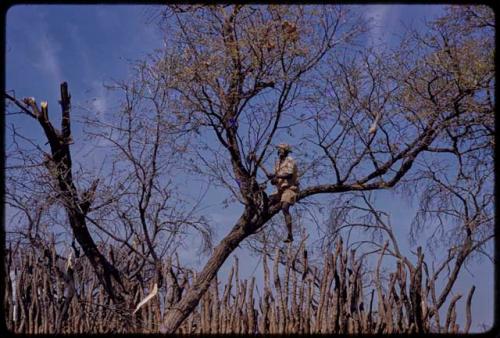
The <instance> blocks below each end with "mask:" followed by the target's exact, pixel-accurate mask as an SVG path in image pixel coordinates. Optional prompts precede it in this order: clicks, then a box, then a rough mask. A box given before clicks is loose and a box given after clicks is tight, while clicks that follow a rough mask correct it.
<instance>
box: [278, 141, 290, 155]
mask: <svg viewBox="0 0 500 338" xmlns="http://www.w3.org/2000/svg"><path fill="white" fill-rule="evenodd" d="M276 148H278V149H283V150H285V151H286V152H288V153H291V152H292V147H291V146H290V145H289V144H286V143H280V144H278V145H277V146H276Z"/></svg>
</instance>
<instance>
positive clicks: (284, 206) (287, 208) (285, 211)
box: [281, 202, 293, 243]
mask: <svg viewBox="0 0 500 338" xmlns="http://www.w3.org/2000/svg"><path fill="white" fill-rule="evenodd" d="M281 210H282V211H283V215H284V216H285V223H286V227H287V230H288V237H287V238H286V239H285V240H284V242H285V243H288V242H293V235H292V215H290V204H289V203H287V202H281Z"/></svg>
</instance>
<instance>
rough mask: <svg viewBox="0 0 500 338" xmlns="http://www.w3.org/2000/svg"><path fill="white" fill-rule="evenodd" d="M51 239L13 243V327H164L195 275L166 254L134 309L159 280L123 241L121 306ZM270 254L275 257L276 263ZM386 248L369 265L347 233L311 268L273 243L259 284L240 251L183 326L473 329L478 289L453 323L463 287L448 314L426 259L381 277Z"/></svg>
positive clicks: (9, 304) (301, 254) (221, 329)
mask: <svg viewBox="0 0 500 338" xmlns="http://www.w3.org/2000/svg"><path fill="white" fill-rule="evenodd" d="M46 248H47V249H45V251H44V252H40V251H39V250H35V249H34V248H33V247H30V248H29V249H25V250H8V251H7V256H6V268H7V271H6V272H7V273H6V274H5V278H6V280H5V286H6V288H5V291H6V292H5V297H4V305H5V316H6V320H7V325H8V328H9V330H11V331H13V332H16V333H54V332H58V333H107V332H141V333H152V332H158V329H159V325H160V322H161V320H162V318H163V316H164V313H165V311H166V310H168V309H169V308H171V307H175V303H176V301H178V299H180V296H181V295H182V293H183V292H185V291H186V290H187V289H189V287H190V284H191V282H192V280H193V278H194V277H195V274H194V273H192V272H189V271H188V270H185V269H181V268H179V267H174V266H172V263H171V260H168V261H167V262H165V266H164V267H163V269H162V271H164V276H163V277H164V278H163V280H164V281H163V283H162V284H161V286H160V288H159V292H158V295H157V296H156V297H154V298H153V299H152V300H151V301H150V302H148V303H147V304H146V305H144V306H143V307H142V308H141V309H139V310H138V311H137V313H135V314H133V313H132V312H133V307H134V306H135V305H137V304H138V303H139V302H140V300H141V299H143V298H144V297H145V296H146V295H147V293H148V292H149V290H151V288H152V284H153V281H154V279H153V278H151V277H150V278H146V277H147V275H148V273H146V268H145V266H141V265H140V264H139V261H138V260H137V261H135V260H131V259H128V260H126V259H125V257H126V256H124V255H120V254H118V250H116V249H114V250H113V249H112V250H110V253H111V254H113V255H114V256H115V257H114V259H115V260H116V261H119V260H121V261H123V262H125V263H126V264H127V269H128V270H129V272H130V271H131V272H130V273H132V274H133V271H134V269H135V270H136V271H137V272H136V273H135V276H133V278H131V279H130V280H129V281H128V282H126V283H127V285H126V289H127V290H130V292H131V294H133V295H134V300H133V303H134V305H132V306H131V308H130V309H123V308H121V309H118V308H116V307H115V306H114V305H113V304H112V303H111V302H110V300H109V298H108V297H107V296H106V294H105V293H104V291H103V288H102V287H101V286H100V285H99V284H98V280H97V278H96V277H95V276H94V275H93V273H92V270H91V267H90V265H89V264H88V263H87V262H86V260H85V259H82V258H79V259H76V260H74V262H73V263H71V264H69V263H68V261H67V260H65V258H64V257H58V255H57V254H56V251H55V249H54V245H53V244H52V245H50V246H47V247H46ZM382 251H383V250H382ZM280 256H281V257H280ZM269 257H273V258H274V259H273V262H270V260H269ZM382 257H383V252H382V254H379V258H378V262H377V266H376V268H375V271H372V272H371V273H367V272H366V269H365V266H364V264H363V257H362V256H360V257H356V252H354V251H351V250H348V249H347V248H345V246H343V244H342V241H341V240H339V241H338V242H337V243H336V245H335V248H334V250H333V252H331V253H330V254H328V255H325V257H324V261H323V264H322V265H320V267H314V268H311V267H310V266H309V265H310V263H309V262H308V259H307V252H306V251H305V250H304V248H303V247H300V248H299V249H298V250H292V249H291V248H289V250H288V252H287V253H284V252H283V251H280V250H277V251H276V252H275V253H274V254H273V255H271V254H269V255H263V256H262V258H263V259H262V266H263V270H264V271H263V272H264V281H263V283H261V285H263V290H259V288H258V287H257V283H256V278H255V277H252V278H250V279H243V280H242V279H240V278H239V272H238V268H239V263H238V259H237V258H236V259H235V260H234V264H233V266H232V269H231V271H230V273H229V275H228V276H227V280H226V281H225V283H224V285H223V287H222V286H219V280H217V278H216V279H214V280H213V281H212V284H211V286H210V288H209V290H208V292H206V293H205V295H204V296H203V298H202V299H201V301H200V303H199V304H198V306H197V308H196V310H195V311H194V312H193V313H192V314H191V315H190V316H189V317H188V318H187V319H186V320H185V321H184V323H183V324H182V326H181V327H180V328H179V329H178V332H179V333H408V332H429V331H431V332H438V331H439V332H452V333H456V332H467V331H468V330H469V327H470V320H471V318H470V303H471V297H472V294H473V292H474V288H472V289H471V292H470V293H469V296H468V299H467V301H466V313H467V323H466V324H465V327H464V329H463V330H461V329H460V328H459V325H458V324H457V323H456V306H457V301H458V300H459V298H460V295H457V296H455V297H454V298H453V299H451V301H450V303H449V308H448V311H447V316H446V318H445V320H444V323H443V320H440V318H439V312H438V311H434V307H433V305H432V304H433V302H432V298H433V294H434V285H433V281H429V280H427V281H426V282H425V283H424V282H423V281H422V264H421V263H422V262H421V259H419V262H417V264H416V265H415V269H413V271H407V269H406V268H405V265H404V264H403V263H402V262H398V263H397V266H396V269H395V271H393V272H392V273H389V274H388V275H387V276H388V278H382V277H381V272H380V267H381V261H382ZM278 262H281V263H278ZM270 263H271V264H270ZM282 263H284V265H283V264H282ZM270 265H272V266H270ZM122 271H123V270H122ZM174 271H175V272H174ZM150 275H152V274H150ZM370 281H371V283H370ZM365 284H366V285H365ZM429 300H430V301H429Z"/></svg>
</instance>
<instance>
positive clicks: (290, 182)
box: [274, 156, 299, 190]
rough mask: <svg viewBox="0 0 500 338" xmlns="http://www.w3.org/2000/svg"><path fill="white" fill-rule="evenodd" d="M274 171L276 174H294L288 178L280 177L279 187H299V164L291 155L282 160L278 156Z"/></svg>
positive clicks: (281, 188)
mask: <svg viewBox="0 0 500 338" xmlns="http://www.w3.org/2000/svg"><path fill="white" fill-rule="evenodd" d="M274 173H275V174H276V176H284V175H288V174H291V175H292V177H291V178H288V179H286V178H278V184H277V187H278V189H280V190H283V189H285V188H289V187H298V185H299V181H298V170H297V164H296V163H295V160H294V159H293V158H292V157H291V156H287V157H286V158H285V159H284V160H283V161H280V159H279V158H278V160H277V161H276V163H275V165H274Z"/></svg>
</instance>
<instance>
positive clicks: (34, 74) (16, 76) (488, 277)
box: [5, 5, 493, 330]
mask: <svg viewBox="0 0 500 338" xmlns="http://www.w3.org/2000/svg"><path fill="white" fill-rule="evenodd" d="M361 8H362V10H363V14H364V15H365V17H366V18H371V19H372V21H371V24H370V28H371V30H370V33H369V39H370V40H371V41H373V42H377V41H383V42H387V43H389V44H392V43H395V42H396V41H397V38H396V35H397V34H398V33H399V32H401V31H402V23H405V24H408V25H410V24H414V25H417V26H418V25H420V24H421V22H422V20H423V19H430V18H431V17H432V16H435V15H438V14H440V13H442V7H441V6H435V5H432V6H431V5H418V6H417V5H411V6H409V5H362V6H361ZM153 12H154V9H153V7H152V6H139V5H93V6H90V5H29V6H26V5H18V6H14V7H12V8H10V9H9V11H8V12H7V17H6V19H7V21H6V22H7V27H6V28H7V29H6V49H5V50H6V88H7V89H8V90H15V93H16V95H18V96H19V97H25V96H33V97H35V98H36V99H37V100H38V102H40V101H42V100H47V101H48V102H49V107H53V109H52V111H51V116H52V118H54V119H56V120H57V119H58V118H59V116H58V115H59V110H58V109H57V108H58V107H57V100H58V98H59V97H58V95H59V83H60V82H62V81H68V83H69V87H70V91H71V93H72V103H73V107H74V114H75V116H78V114H80V113H83V112H82V111H79V110H78V107H79V106H83V105H85V104H86V103H87V102H90V107H91V108H92V109H94V113H99V112H100V113H101V114H103V115H104V116H105V115H106V112H108V111H110V110H112V109H113V107H114V104H116V101H115V98H114V97H113V96H111V95H109V94H108V93H107V92H106V90H105V89H104V88H103V86H102V85H103V83H105V82H110V81H111V80H113V79H115V80H120V79H125V78H127V76H129V75H130V71H129V60H136V59H140V58H143V57H145V56H146V55H147V54H148V53H150V52H151V51H152V50H153V49H155V48H159V47H161V46H162V39H161V34H160V33H159V31H158V29H157V27H156V26H155V25H154V24H151V22H150V21H151V13H153ZM49 111H50V109H49ZM10 123H15V124H16V126H17V127H20V128H22V129H24V131H25V132H28V133H30V135H32V136H33V137H34V138H37V139H38V138H39V137H40V136H41V135H42V134H41V130H39V129H37V128H38V125H36V124H35V123H34V121H32V120H30V119H28V118H26V117H15V118H10V117H9V118H8V119H6V125H7V126H8V125H9V124H10ZM73 128H74V138H75V139H78V137H79V133H80V134H81V126H79V125H78V123H75V124H73ZM6 136H7V135H6ZM7 144H8V140H7ZM90 157H91V158H89V161H90V162H92V161H93V162H94V164H95V165H98V162H99V154H92V155H90ZM90 162H87V163H90ZM193 189H194V188H193ZM192 194H193V195H196V194H197V191H195V190H193V191H192ZM216 197H217V191H212V192H211V193H210V194H209V196H208V199H216ZM380 203H381V204H384V205H385V206H386V208H385V210H386V211H388V212H390V213H391V220H392V224H393V225H394V226H396V225H397V229H396V232H397V233H398V235H399V236H401V243H402V244H405V245H404V247H403V250H404V251H406V252H408V251H407V249H408V248H409V247H408V245H407V244H406V237H405V236H406V231H404V229H408V228H409V225H410V220H411V219H410V217H408V214H409V213H411V212H412V208H411V206H410V205H408V204H407V203H405V202H404V201H401V200H400V199H397V198H394V197H393V196H392V197H391V196H390V194H389V195H388V196H386V198H383V199H381V200H380ZM239 211H240V208H239V207H238V206H232V207H229V208H227V209H221V208H212V209H209V211H208V212H209V214H210V216H211V218H212V219H213V220H214V221H215V222H214V223H216V224H217V226H216V227H217V233H216V235H217V237H216V242H217V239H220V238H221V237H222V236H223V235H224V234H225V233H226V232H227V231H228V230H229V228H230V226H231V225H232V224H233V223H234V221H235V220H236V218H237V216H239ZM236 254H237V255H238V256H239V257H240V262H241V258H242V257H244V256H248V253H247V252H246V251H245V250H244V249H237V251H236ZM183 257H184V258H185V260H186V262H189V263H191V264H200V263H203V261H204V258H203V257H201V258H200V257H198V256H197V255H195V254H194V253H192V252H185V253H184V255H183ZM246 262H247V264H242V265H241V266H240V269H241V271H240V275H241V276H242V277H243V278H245V277H246V276H249V275H250V274H252V272H253V271H254V268H255V267H256V266H257V264H258V263H259V262H258V261H257V259H254V258H251V257H249V258H248V260H247V261H246ZM483 262H484V263H483V264H473V266H472V267H471V268H470V274H469V273H468V272H466V271H465V270H464V271H462V273H461V274H462V278H461V279H460V282H459V285H458V287H457V291H458V292H461V293H462V294H463V297H462V301H461V302H460V303H459V304H462V303H463V300H464V299H465V297H466V293H467V290H468V288H469V287H470V285H471V283H474V284H475V285H476V293H475V296H474V300H473V323H474V327H473V329H476V330H479V329H480V328H479V326H478V324H479V323H485V324H487V325H489V324H491V323H492V321H493V297H492V296H493V271H492V267H491V265H488V264H486V263H487V262H486V261H485V260H484V261H483ZM231 264H232V258H231V257H230V259H229V260H228V262H227V264H225V265H224V267H223V269H222V272H221V275H223V274H224V273H225V272H226V271H228V269H229V268H230V265H231ZM261 271H262V270H261V268H260V267H259V268H257V270H256V271H255V275H256V276H257V277H258V276H259V275H260V274H261ZM222 279H223V278H222ZM450 298H451V297H450ZM459 307H460V308H459V309H458V310H459V316H461V315H462V314H463V311H462V309H461V308H462V307H463V305H459ZM479 318H483V319H482V320H480V319H479Z"/></svg>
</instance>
